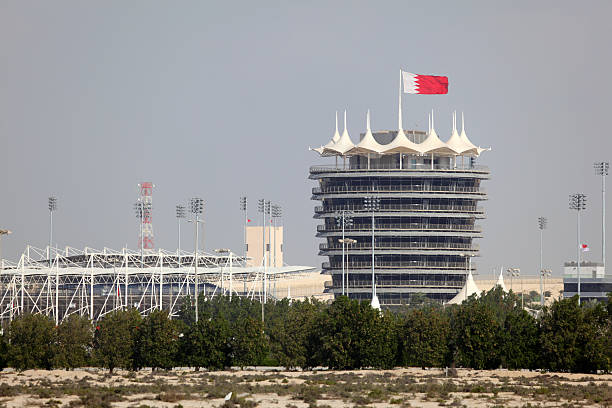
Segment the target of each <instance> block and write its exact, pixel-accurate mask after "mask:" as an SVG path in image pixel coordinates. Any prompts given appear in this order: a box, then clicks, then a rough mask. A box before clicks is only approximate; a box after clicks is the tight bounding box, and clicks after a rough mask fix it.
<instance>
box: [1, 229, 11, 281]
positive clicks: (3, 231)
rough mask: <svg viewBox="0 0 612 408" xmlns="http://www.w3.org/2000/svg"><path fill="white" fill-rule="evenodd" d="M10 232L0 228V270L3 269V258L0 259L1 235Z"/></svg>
mask: <svg viewBox="0 0 612 408" xmlns="http://www.w3.org/2000/svg"><path fill="white" fill-rule="evenodd" d="M9 234H12V232H11V231H9V230H6V229H0V271H1V270H4V260H3V259H2V236H3V235H9Z"/></svg>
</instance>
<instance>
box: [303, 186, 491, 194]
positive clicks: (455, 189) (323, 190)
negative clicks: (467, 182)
mask: <svg viewBox="0 0 612 408" xmlns="http://www.w3.org/2000/svg"><path fill="white" fill-rule="evenodd" d="M377 192H385V193H409V192H418V193H421V192H425V193H438V192H443V193H478V194H485V193H486V190H485V189H484V188H481V187H463V186H457V185H450V186H425V185H418V184H415V185H396V186H386V185H376V186H328V187H313V188H312V194H327V193H377Z"/></svg>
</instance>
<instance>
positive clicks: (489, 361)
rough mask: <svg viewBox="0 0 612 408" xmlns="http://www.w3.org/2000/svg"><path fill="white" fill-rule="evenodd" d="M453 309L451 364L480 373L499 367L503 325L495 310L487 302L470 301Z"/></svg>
mask: <svg viewBox="0 0 612 408" xmlns="http://www.w3.org/2000/svg"><path fill="white" fill-rule="evenodd" d="M453 309H454V312H453V313H452V315H451V339H450V347H449V351H450V353H451V356H450V360H451V362H453V363H457V364H459V365H461V366H464V367H471V368H475V369H479V370H482V369H492V368H497V367H499V365H500V358H499V346H498V340H499V338H500V330H501V325H500V323H499V321H498V320H497V318H496V315H495V312H494V310H493V308H492V307H491V306H490V305H488V304H487V302H484V301H481V300H479V299H469V300H468V301H467V302H464V303H463V304H462V305H461V306H459V307H457V308H453Z"/></svg>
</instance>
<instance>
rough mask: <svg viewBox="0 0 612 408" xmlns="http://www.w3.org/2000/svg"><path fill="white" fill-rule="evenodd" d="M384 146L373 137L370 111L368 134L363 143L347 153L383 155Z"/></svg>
mask: <svg viewBox="0 0 612 408" xmlns="http://www.w3.org/2000/svg"><path fill="white" fill-rule="evenodd" d="M383 150H384V146H383V145H381V144H380V143H378V142H377V141H376V140H375V139H374V135H372V129H371V128H370V111H369V110H368V114H367V116H366V134H365V136H364V137H363V139H361V141H360V142H359V143H358V144H357V145H356V146H355V147H353V148H352V149H351V150H349V151H348V152H347V153H348V154H350V155H356V154H368V153H382V151H383Z"/></svg>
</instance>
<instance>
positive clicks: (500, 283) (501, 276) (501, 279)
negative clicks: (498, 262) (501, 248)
mask: <svg viewBox="0 0 612 408" xmlns="http://www.w3.org/2000/svg"><path fill="white" fill-rule="evenodd" d="M495 286H499V287H501V288H502V290H503V291H504V292H506V293H508V288H506V285H505V284H504V271H503V268H502V270H501V271H499V277H498V278H497V282H496V283H495Z"/></svg>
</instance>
